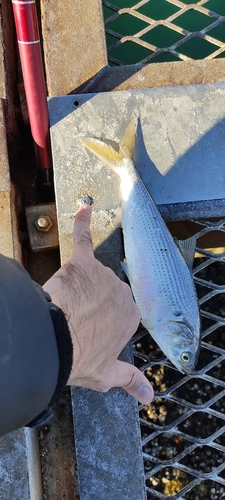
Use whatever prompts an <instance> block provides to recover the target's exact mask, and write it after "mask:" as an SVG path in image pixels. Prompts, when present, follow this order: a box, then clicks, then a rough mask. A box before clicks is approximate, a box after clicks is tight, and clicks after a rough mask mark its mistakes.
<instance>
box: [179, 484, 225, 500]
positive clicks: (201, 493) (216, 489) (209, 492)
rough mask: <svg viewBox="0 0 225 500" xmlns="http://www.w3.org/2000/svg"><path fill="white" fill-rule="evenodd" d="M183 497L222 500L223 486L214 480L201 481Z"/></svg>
mask: <svg viewBox="0 0 225 500" xmlns="http://www.w3.org/2000/svg"><path fill="white" fill-rule="evenodd" d="M183 498H184V499H185V500H223V499H224V498H225V492H224V486H222V485H221V484H218V483H216V482H214V481H202V483H201V484H198V485H197V486H195V487H194V488H193V490H191V491H190V492H188V493H186V494H185V495H184V496H183Z"/></svg>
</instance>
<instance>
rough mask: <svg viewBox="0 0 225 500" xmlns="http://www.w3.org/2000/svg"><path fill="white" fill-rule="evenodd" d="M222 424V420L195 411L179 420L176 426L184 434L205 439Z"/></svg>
mask: <svg viewBox="0 0 225 500" xmlns="http://www.w3.org/2000/svg"><path fill="white" fill-rule="evenodd" d="M223 424H224V421H223V420H221V419H219V418H217V417H215V416H214V415H210V414H208V413H206V412H204V411H202V412H195V413H194V414H193V415H191V417H189V418H187V419H186V420H185V421H184V422H181V423H180V424H179V426H178V428H179V430H180V431H181V432H183V433H184V434H186V435H189V436H192V437H196V438H199V439H206V438H208V437H210V436H211V435H212V434H214V432H216V431H217V430H219V429H220V428H221V427H222V426H223Z"/></svg>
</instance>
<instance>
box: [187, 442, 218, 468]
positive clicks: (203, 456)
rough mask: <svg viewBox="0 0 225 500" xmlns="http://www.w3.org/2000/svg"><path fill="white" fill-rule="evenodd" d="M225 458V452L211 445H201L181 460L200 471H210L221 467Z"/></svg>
mask: <svg viewBox="0 0 225 500" xmlns="http://www.w3.org/2000/svg"><path fill="white" fill-rule="evenodd" d="M224 460H225V452H222V451H219V450H216V449H215V448H211V447H209V446H199V447H198V448H196V449H195V450H194V451H192V452H191V453H189V454H188V455H187V456H186V457H184V458H183V459H182V460H181V463H182V464H184V465H188V466H189V467H192V468H193V469H197V470H198V471H199V472H203V473H209V472H212V471H213V470H214V469H216V468H217V467H219V465H221V464H222V463H223V462H224Z"/></svg>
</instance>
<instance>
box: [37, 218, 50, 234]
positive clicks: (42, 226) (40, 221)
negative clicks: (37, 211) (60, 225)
mask: <svg viewBox="0 0 225 500" xmlns="http://www.w3.org/2000/svg"><path fill="white" fill-rule="evenodd" d="M35 226H36V228H37V230H38V231H44V232H45V233H46V232H47V231H49V229H50V227H52V221H51V219H50V217H49V216H48V215H39V217H38V218H37V219H36V221H35Z"/></svg>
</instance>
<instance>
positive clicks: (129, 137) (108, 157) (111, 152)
mask: <svg viewBox="0 0 225 500" xmlns="http://www.w3.org/2000/svg"><path fill="white" fill-rule="evenodd" d="M135 132H136V129H135V122H134V119H133V118H132V120H131V121H130V122H129V124H128V126H127V127H126V129H125V132H124V134H123V137H122V139H121V141H120V146H119V151H116V150H115V149H114V148H113V147H112V146H110V145H108V144H106V143H105V142H103V141H99V140H98V139H93V138H91V139H84V138H81V142H82V143H83V144H84V145H85V146H86V147H87V148H88V149H90V151H92V152H93V153H95V155H96V156H98V158H100V159H101V160H103V161H104V162H105V163H106V164H107V165H109V166H110V167H111V168H113V169H114V170H115V171H116V170H117V167H118V166H119V164H120V163H121V161H122V160H123V159H125V158H127V159H132V157H133V153H134V148H135Z"/></svg>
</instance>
